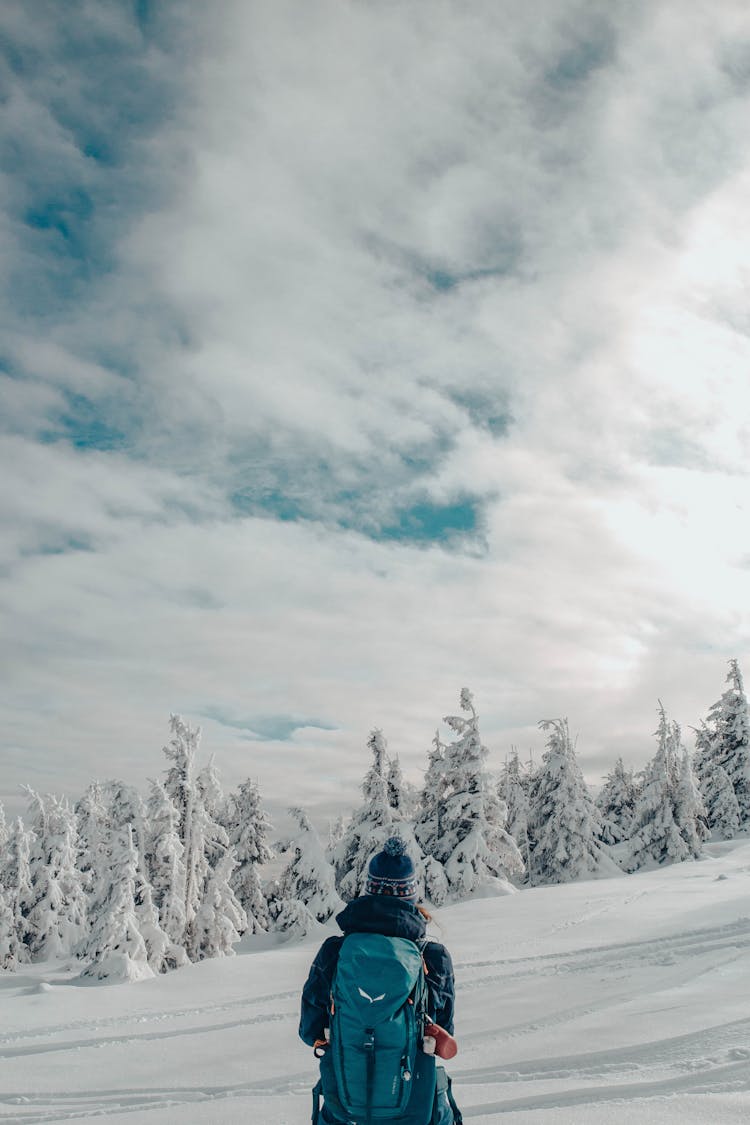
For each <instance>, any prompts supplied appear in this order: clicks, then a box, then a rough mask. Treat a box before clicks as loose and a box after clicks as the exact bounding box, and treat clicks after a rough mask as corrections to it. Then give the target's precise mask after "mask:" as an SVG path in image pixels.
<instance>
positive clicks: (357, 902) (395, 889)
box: [299, 836, 459, 1125]
mask: <svg viewBox="0 0 750 1125" xmlns="http://www.w3.org/2000/svg"><path fill="white" fill-rule="evenodd" d="M417 894H418V886H417V880H416V877H415V872H414V864H413V863H412V861H411V859H410V857H409V856H408V855H407V854H406V846H405V844H404V842H403V840H401V839H399V837H397V836H392V837H391V838H390V839H389V840H387V841H386V843H385V845H384V847H383V850H382V851H381V852H378V853H377V855H375V856H373V858H372V859H371V860H370V864H369V867H368V874H367V883H366V885H365V893H364V894H363V895H361V896H360V897H359V898H357V899H354V900H353V901H352V902H350V903H349V905H348V906H346V907H345V909H344V910H342V911H341V913H340V914H339V915H338V916H337V918H336V921H337V922H338V924H339V926H340V928H341V930H342V931H343V937H330V938H328V939H327V940H326V941H325V942H324V943H323V945H322V946H321V948H320V949H319V951H318V953H317V956H316V957H315V960H314V961H313V963H312V966H311V968H310V973H309V976H308V978H307V982H306V983H305V986H304V989H303V990H302V1014H301V1019H300V1027H299V1034H300V1038H301V1039H302V1040H303V1041H304V1042H305V1043H307V1044H308V1046H311V1047H312V1046H319V1048H320V1049H322V1050H324V1049H325V1047H324V1044H325V1038H326V1029H327V1027H328V1023H329V1019H330V1016H329V1008H330V997H331V989H332V984H333V978H334V972H335V969H336V964H337V962H338V957H339V952H340V950H341V945H342V942H343V941H344V938H345V937H346V936H347V935H348V934H355V933H356V934H382V935H384V936H386V937H394V938H408V939H409V940H411V941H413V942H415V943H416V944H417V945H418V947H419V949H420V951H421V953H422V958H423V961H424V971H425V973H426V984H427V1014H428V1017H429V1019H430V1020H431V1021H432V1022H433V1023H436V1024H438V1025H439V1026H440V1027H442V1028H444V1029H445V1031H447V1032H449V1033H450V1034H451V1035H452V1034H453V1003H454V984H453V964H452V962H451V958H450V954H449V953H448V951H447V949H446V948H445V947H444V946H443V945H441V944H440V943H439V942H436V941H425V932H426V929H427V922H428V921H430V915H429V914H428V913H427V911H426V910H425V909H424V908H423V907H421V906H418V905H417ZM363 995H364V994H363ZM446 1085H447V1083H446V1081H445V1074H444V1072H443V1071H441V1070H440V1069H439V1071H438V1083H437V1087H438V1092H437V1107H436V1108H437V1112H436V1115H435V1116H434V1117H429V1116H428V1117H427V1118H426V1119H425V1121H424V1122H423V1125H428V1122H429V1121H434V1122H435V1123H436V1125H451V1123H453V1122H454V1120H458V1119H459V1118H457V1117H454V1113H453V1109H452V1108H451V1102H452V1099H451V1100H450V1101H449V1094H448V1090H447V1089H446V1088H445V1087H446ZM322 1119H323V1121H325V1122H327V1123H329V1125H346V1123H345V1122H342V1121H341V1119H340V1118H338V1117H333V1116H332V1115H331V1113H330V1111H329V1110H327V1109H326V1107H325V1106H324V1107H323V1111H322ZM409 1120H411V1117H409Z"/></svg>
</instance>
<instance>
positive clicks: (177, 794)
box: [164, 715, 204, 946]
mask: <svg viewBox="0 0 750 1125" xmlns="http://www.w3.org/2000/svg"><path fill="white" fill-rule="evenodd" d="M169 727H170V730H171V732H172V737H171V739H170V740H169V742H168V744H167V745H166V746H165V747H164V754H165V755H166V757H167V758H168V759H169V761H171V763H172V765H171V766H170V768H169V769H168V771H167V776H166V779H165V782H164V789H165V792H166V794H167V796H168V797H169V798H170V800H171V801H172V803H173V804H174V806H175V808H176V809H177V815H178V822H177V832H178V836H179V839H180V842H181V844H182V847H183V863H184V865H185V901H184V913H185V931H186V940H185V944H186V946H187V945H188V944H189V941H188V937H187V934H188V931H189V929H190V926H191V925H192V922H193V919H194V918H195V915H196V912H197V910H198V908H199V906H200V896H201V892H202V890H203V887H202V878H201V870H200V869H201V867H202V865H203V860H204V856H203V850H202V847H203V842H202V840H199V839H198V838H197V837H198V836H199V835H200V829H199V828H198V831H196V824H195V821H196V819H197V820H200V819H201V818H200V812H198V814H197V817H196V805H197V801H198V793H197V786H196V763H195V759H196V755H197V752H198V747H199V745H200V737H201V731H200V727H191V726H190V724H189V723H186V722H185V721H184V720H183V718H182V717H181V716H180V715H171V716H170V720H169Z"/></svg>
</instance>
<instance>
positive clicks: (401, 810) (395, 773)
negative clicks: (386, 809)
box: [385, 754, 419, 820]
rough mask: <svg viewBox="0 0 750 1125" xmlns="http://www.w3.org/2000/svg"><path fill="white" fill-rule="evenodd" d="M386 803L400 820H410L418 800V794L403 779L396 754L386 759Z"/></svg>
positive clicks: (408, 782) (409, 783)
mask: <svg viewBox="0 0 750 1125" xmlns="http://www.w3.org/2000/svg"><path fill="white" fill-rule="evenodd" d="M385 779H386V785H387V786H388V803H389V805H390V806H391V808H392V809H393V811H394V812H395V814H396V816H397V817H398V818H399V819H400V820H411V819H412V817H413V816H414V812H415V809H416V807H417V803H418V800H419V794H418V793H417V790H416V789H415V787H414V786H413V785H412V784H411V782H410V781H407V780H406V779H405V777H404V774H403V771H402V769H401V762H400V760H399V757H398V754H396V755H395V756H394V757H392V758H389V759H388V768H387V770H386V778H385Z"/></svg>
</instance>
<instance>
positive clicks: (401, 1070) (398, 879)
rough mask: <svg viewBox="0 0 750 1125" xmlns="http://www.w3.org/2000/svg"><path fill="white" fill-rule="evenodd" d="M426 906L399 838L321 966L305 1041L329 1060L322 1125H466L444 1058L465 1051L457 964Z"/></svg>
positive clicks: (305, 1013) (308, 1001)
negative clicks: (431, 927)
mask: <svg viewBox="0 0 750 1125" xmlns="http://www.w3.org/2000/svg"><path fill="white" fill-rule="evenodd" d="M417 899H418V883H417V879H416V875H415V871H414V864H413V862H412V860H411V858H410V857H409V856H408V855H407V853H406V845H405V843H404V841H403V840H401V839H400V838H399V837H398V836H392V837H391V838H390V839H388V840H386V842H385V844H384V846H383V850H382V851H380V852H378V853H377V854H376V855H375V856H373V858H372V859H371V860H370V864H369V867H368V874H367V882H366V885H365V891H364V894H362V895H360V897H359V898H356V899H354V900H353V901H352V902H350V903H349V904H348V905H347V906H346V907H345V908H344V910H342V911H341V913H340V914H338V915H337V917H336V921H337V922H338V925H339V927H340V929H341V930H342V932H343V934H342V936H335V937H329V938H328V939H327V940H326V941H325V942H324V943H323V945H322V946H321V947H320V949H319V950H318V953H317V955H316V957H315V959H314V961H313V963H312V966H311V968H310V972H309V975H308V978H307V981H306V983H305V986H304V988H303V990H302V1004H301V1017H300V1026H299V1034H300V1038H301V1039H302V1040H303V1042H304V1043H306V1044H307V1045H308V1046H310V1047H313V1048H314V1049H315V1054H316V1056H317V1057H318V1059H319V1061H320V1081H319V1082H318V1084H317V1086H316V1087H315V1089H314V1090H313V1116H312V1121H313V1123H314V1125H315V1123H319V1122H322V1123H325V1125H371V1123H372V1122H385V1121H388V1122H391V1123H392V1125H454V1123H456V1125H460V1122H461V1120H462V1118H461V1114H460V1112H459V1110H458V1107H457V1106H456V1103H455V1100H454V1099H453V1095H452V1093H451V1089H450V1080H449V1079H448V1077H447V1075H446V1073H445V1070H444V1069H443V1068H442V1067H440V1066H436V1057H435V1056H436V1055H438V1056H441V1057H443V1058H450V1057H452V1055H453V1054H455V1051H456V1045H455V1040H454V1039H453V1008H454V980H453V964H452V961H451V957H450V954H449V953H448V950H447V949H446V948H445V946H443V945H442V944H440V943H439V942H436V941H431V940H428V939H427V937H426V931H427V923H428V922H429V921H430V920H431V918H430V915H429V914H428V912H427V911H426V910H425V909H424V907H422V906H420V905H418V902H417ZM321 1098H322V1099H323V1105H322V1107H321Z"/></svg>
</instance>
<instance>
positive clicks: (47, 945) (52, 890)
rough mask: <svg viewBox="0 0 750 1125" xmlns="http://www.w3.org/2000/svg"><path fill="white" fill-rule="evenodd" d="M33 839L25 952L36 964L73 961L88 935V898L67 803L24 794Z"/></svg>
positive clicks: (34, 794)
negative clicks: (26, 948)
mask: <svg viewBox="0 0 750 1125" xmlns="http://www.w3.org/2000/svg"><path fill="white" fill-rule="evenodd" d="M27 792H28V795H29V802H30V806H29V811H30V817H31V826H32V830H33V833H34V837H35V840H34V847H33V851H32V853H31V857H30V868H31V898H30V902H29V909H28V913H27V923H28V928H29V937H28V941H29V948H30V952H31V955H32V959H33V960H36V961H43V960H48V959H50V958H65V957H69V956H71V955H72V954H73V953H74V952H75V951H76V950H77V948H78V946H79V943H80V941H81V939H82V938H83V936H84V934H85V932H86V929H87V916H86V898H85V895H84V893H83V887H82V884H81V875H80V872H79V871H78V868H77V866H76V860H77V856H78V833H77V828H76V820H75V814H74V813H73V810H72V809H71V808H70V806H69V805H68V803H67V801H65V800H61V799H59V798H57V797H54V796H49V795H48V796H47V797H45V798H42V797H41V796H40V795H39V794H38V793H36V792H35V791H34V790H33V789H27Z"/></svg>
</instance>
